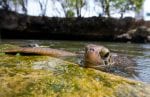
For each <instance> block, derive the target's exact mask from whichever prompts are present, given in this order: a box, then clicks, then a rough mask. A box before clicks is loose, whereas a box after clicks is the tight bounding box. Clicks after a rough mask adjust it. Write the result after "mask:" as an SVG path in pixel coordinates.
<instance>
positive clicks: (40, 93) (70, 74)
mask: <svg viewBox="0 0 150 97" xmlns="http://www.w3.org/2000/svg"><path fill="white" fill-rule="evenodd" d="M0 59H1V60H0V97H72V96H74V97H148V96H149V95H150V91H149V90H150V87H149V86H148V85H147V86H145V85H144V84H143V83H141V82H137V81H133V80H129V79H126V78H123V77H119V76H115V75H112V74H108V73H104V72H101V71H98V70H94V69H91V68H82V67H80V66H78V65H77V64H74V63H71V62H67V61H63V60H61V59H57V58H53V57H48V56H10V55H1V56H0Z"/></svg>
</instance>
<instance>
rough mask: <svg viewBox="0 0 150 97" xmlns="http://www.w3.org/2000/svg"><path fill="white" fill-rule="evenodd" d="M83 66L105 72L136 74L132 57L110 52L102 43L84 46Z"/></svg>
mask: <svg viewBox="0 0 150 97" xmlns="http://www.w3.org/2000/svg"><path fill="white" fill-rule="evenodd" d="M84 66H85V67H90V68H95V69H100V70H103V71H107V72H114V71H115V72H126V73H130V74H136V72H135V69H134V68H135V66H136V63H135V61H134V60H132V58H130V57H128V56H126V55H123V54H116V53H111V52H110V50H109V49H108V48H106V47H104V46H102V45H94V44H89V45H87V46H86V47H85V54H84Z"/></svg>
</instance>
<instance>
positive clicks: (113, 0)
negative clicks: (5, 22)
mask: <svg viewBox="0 0 150 97" xmlns="http://www.w3.org/2000/svg"><path fill="white" fill-rule="evenodd" d="M143 1H144V0H93V2H94V4H95V6H96V5H98V6H99V7H101V8H102V10H103V11H102V12H100V11H99V13H101V14H102V15H107V16H108V17H110V16H111V12H112V11H113V12H114V11H115V13H116V12H118V13H120V14H121V17H123V14H124V13H125V12H126V11H130V10H131V11H139V10H140V9H141V7H142V4H143ZM35 2H37V4H39V6H40V8H41V15H42V16H45V14H46V10H47V9H48V7H47V4H48V0H35ZM50 2H52V3H53V6H51V7H53V9H55V10H56V13H57V14H60V13H61V12H63V13H64V15H65V17H72V16H75V15H76V16H77V17H81V14H82V13H81V10H82V9H84V10H86V11H89V9H88V7H90V6H89V1H88V0H50ZM56 3H57V4H56ZM12 4H13V6H14V7H15V10H16V11H17V8H18V6H20V7H21V8H22V11H23V12H25V14H26V13H27V5H28V0H1V1H0V6H2V8H3V9H5V10H11V9H12ZM58 4H60V6H61V8H60V7H58ZM60 9H61V10H60ZM93 9H94V8H93ZM60 11H61V12H60Z"/></svg>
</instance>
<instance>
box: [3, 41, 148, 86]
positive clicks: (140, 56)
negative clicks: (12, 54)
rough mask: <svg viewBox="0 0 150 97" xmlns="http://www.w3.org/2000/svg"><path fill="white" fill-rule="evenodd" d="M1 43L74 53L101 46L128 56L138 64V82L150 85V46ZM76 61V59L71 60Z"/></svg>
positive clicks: (40, 42) (27, 42) (58, 42)
mask: <svg viewBox="0 0 150 97" xmlns="http://www.w3.org/2000/svg"><path fill="white" fill-rule="evenodd" d="M1 43H9V44H14V45H20V46H24V45H28V44H34V43H37V44H39V45H42V46H48V47H51V48H59V49H62V50H68V51H73V52H79V53H82V51H84V46H85V45H86V44H90V43H92V44H101V45H104V46H106V47H108V48H109V49H110V50H111V51H112V52H116V53H122V54H127V55H129V56H131V57H133V59H134V60H135V61H136V63H137V68H136V69H137V72H138V76H137V77H136V79H137V80H141V81H144V82H148V83H150V44H127V43H114V42H111V43H110V42H87V41H86V42H83V41H51V40H2V41H1ZM69 60H71V61H75V60H76V59H74V58H70V59H69Z"/></svg>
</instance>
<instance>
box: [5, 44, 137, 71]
mask: <svg viewBox="0 0 150 97" xmlns="http://www.w3.org/2000/svg"><path fill="white" fill-rule="evenodd" d="M3 52H5V53H9V54H13V53H24V54H39V55H49V56H53V57H63V56H78V54H76V53H72V52H68V51H63V50H58V49H52V48H43V47H39V46H38V47H37V46H36V47H19V48H15V49H6V50H3ZM82 63H83V64H82V65H81V66H83V67H88V68H95V69H100V70H103V71H107V72H108V71H109V72H110V71H116V70H118V71H125V72H129V73H133V72H134V69H133V67H134V66H135V62H134V61H133V60H132V59H130V58H128V57H127V56H125V55H121V54H115V53H111V52H110V50H109V49H108V48H106V47H104V46H102V45H94V44H88V45H87V46H86V47H85V52H84V57H83V62H82Z"/></svg>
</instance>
